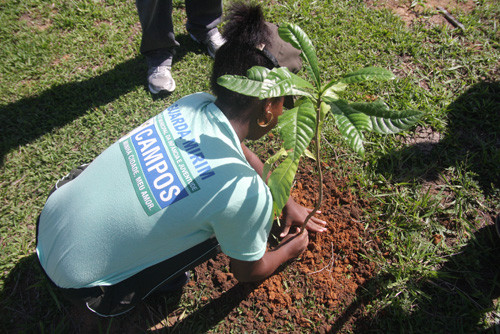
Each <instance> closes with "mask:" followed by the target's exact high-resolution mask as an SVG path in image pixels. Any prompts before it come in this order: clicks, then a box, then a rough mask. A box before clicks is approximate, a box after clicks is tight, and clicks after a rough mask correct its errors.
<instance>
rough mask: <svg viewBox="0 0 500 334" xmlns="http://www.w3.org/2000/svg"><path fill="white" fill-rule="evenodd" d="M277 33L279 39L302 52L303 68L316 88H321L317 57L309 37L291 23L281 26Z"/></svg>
mask: <svg viewBox="0 0 500 334" xmlns="http://www.w3.org/2000/svg"><path fill="white" fill-rule="evenodd" d="M278 33H279V35H280V37H281V39H283V40H284V41H285V42H288V43H290V44H291V45H292V46H293V47H295V48H297V49H299V50H301V51H302V53H301V54H300V55H301V57H302V59H303V60H304V61H305V64H304V66H305V67H306V69H307V71H308V72H309V74H310V75H311V77H312V78H313V81H314V82H315V84H316V87H321V81H320V75H319V66H318V57H317V56H316V49H315V48H314V45H313V44H312V42H311V39H310V38H309V36H307V34H306V33H305V32H304V31H303V30H302V29H301V28H300V27H299V26H298V25H295V24H292V23H286V24H284V25H281V26H280V27H279V28H278Z"/></svg>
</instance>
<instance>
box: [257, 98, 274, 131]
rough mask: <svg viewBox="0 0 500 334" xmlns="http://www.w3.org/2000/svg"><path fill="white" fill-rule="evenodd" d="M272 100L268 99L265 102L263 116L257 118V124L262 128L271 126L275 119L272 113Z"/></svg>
mask: <svg viewBox="0 0 500 334" xmlns="http://www.w3.org/2000/svg"><path fill="white" fill-rule="evenodd" d="M272 103H273V101H272V99H266V100H265V101H264V107H263V108H262V114H261V115H260V116H259V117H258V118H257V124H258V125H259V126H260V127H261V128H265V127H267V126H269V124H271V122H272V121H273V119H274V115H273V112H272V109H271V108H272Z"/></svg>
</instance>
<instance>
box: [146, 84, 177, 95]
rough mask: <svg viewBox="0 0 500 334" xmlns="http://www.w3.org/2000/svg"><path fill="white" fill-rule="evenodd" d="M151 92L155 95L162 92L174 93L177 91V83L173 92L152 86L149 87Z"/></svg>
mask: <svg viewBox="0 0 500 334" xmlns="http://www.w3.org/2000/svg"><path fill="white" fill-rule="evenodd" d="M148 88H149V91H150V92H151V93H153V94H159V93H160V92H166V93H172V92H173V91H174V90H175V83H174V85H173V87H172V89H171V90H168V89H155V88H154V87H153V86H151V84H149V85H148Z"/></svg>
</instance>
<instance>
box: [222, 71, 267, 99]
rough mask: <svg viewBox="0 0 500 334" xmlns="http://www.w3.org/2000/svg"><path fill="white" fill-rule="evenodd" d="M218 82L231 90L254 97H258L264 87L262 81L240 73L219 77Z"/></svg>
mask: <svg viewBox="0 0 500 334" xmlns="http://www.w3.org/2000/svg"><path fill="white" fill-rule="evenodd" d="M217 83H218V84H219V85H221V86H222V87H225V88H227V89H229V90H231V91H234V92H237V93H240V94H243V95H248V96H254V97H258V96H259V94H260V91H261V89H262V82H261V81H257V80H251V79H248V78H247V77H243V76H239V75H223V76H221V77H219V78H218V79H217Z"/></svg>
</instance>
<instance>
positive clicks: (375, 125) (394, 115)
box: [350, 100, 422, 134]
mask: <svg viewBox="0 0 500 334" xmlns="http://www.w3.org/2000/svg"><path fill="white" fill-rule="evenodd" d="M350 106H351V107H352V108H353V109H355V110H357V111H359V112H362V113H363V114H365V115H367V116H369V118H370V129H369V130H371V131H374V132H377V133H381V134H390V133H398V132H400V131H403V130H406V129H408V128H410V127H411V126H412V125H414V124H415V123H416V122H417V121H418V120H419V119H420V117H422V113H421V112H420V111H416V110H406V111H393V110H390V109H389V107H388V106H387V105H386V104H385V103H384V102H383V101H382V100H377V101H375V102H372V103H364V102H358V103H352V104H351V105H350Z"/></svg>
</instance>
